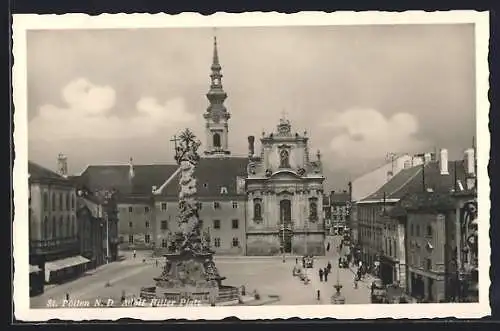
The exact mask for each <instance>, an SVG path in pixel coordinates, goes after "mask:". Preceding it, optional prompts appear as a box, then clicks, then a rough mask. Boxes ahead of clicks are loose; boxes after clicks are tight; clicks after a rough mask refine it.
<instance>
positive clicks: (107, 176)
mask: <svg viewBox="0 0 500 331" xmlns="http://www.w3.org/2000/svg"><path fill="white" fill-rule="evenodd" d="M133 168H134V177H133V178H130V174H129V171H130V167H129V165H127V164H124V165H90V166H88V167H87V169H85V171H84V172H83V173H82V174H81V176H79V177H78V178H77V179H76V181H77V183H78V184H80V185H82V186H84V187H86V188H87V189H88V190H90V191H91V192H94V191H97V190H104V189H108V190H109V189H113V188H114V189H116V190H117V191H118V192H119V193H120V194H121V195H122V194H151V192H152V186H154V185H156V186H158V187H160V185H161V184H163V182H164V181H165V179H166V178H168V177H169V176H170V175H171V174H172V173H173V172H174V171H175V170H176V169H177V165H175V164H151V165H134V166H133Z"/></svg>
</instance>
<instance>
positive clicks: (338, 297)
mask: <svg viewBox="0 0 500 331" xmlns="http://www.w3.org/2000/svg"><path fill="white" fill-rule="evenodd" d="M338 253H339V256H340V253H341V252H340V247H339V248H338ZM333 288H335V293H334V294H333V295H332V299H331V302H332V303H333V304H335V305H343V304H345V297H344V296H343V295H342V293H340V290H341V289H342V284H340V265H337V283H336V284H335V285H333Z"/></svg>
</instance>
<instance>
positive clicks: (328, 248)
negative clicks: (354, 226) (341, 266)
mask: <svg viewBox="0 0 500 331" xmlns="http://www.w3.org/2000/svg"><path fill="white" fill-rule="evenodd" d="M326 251H327V252H329V251H330V243H328V245H326Z"/></svg>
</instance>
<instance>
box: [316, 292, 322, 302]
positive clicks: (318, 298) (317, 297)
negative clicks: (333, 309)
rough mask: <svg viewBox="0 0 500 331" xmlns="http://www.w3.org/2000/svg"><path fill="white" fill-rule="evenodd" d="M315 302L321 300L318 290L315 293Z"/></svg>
mask: <svg viewBox="0 0 500 331" xmlns="http://www.w3.org/2000/svg"><path fill="white" fill-rule="evenodd" d="M316 300H318V301H319V300H321V292H320V291H319V290H317V291H316Z"/></svg>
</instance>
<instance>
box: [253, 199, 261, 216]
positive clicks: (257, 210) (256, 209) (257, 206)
mask: <svg viewBox="0 0 500 331" xmlns="http://www.w3.org/2000/svg"><path fill="white" fill-rule="evenodd" d="M261 203H262V200H261V199H259V198H256V199H254V200H253V218H254V220H261V219H262V205H261Z"/></svg>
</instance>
